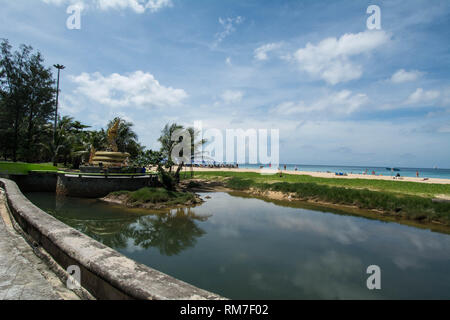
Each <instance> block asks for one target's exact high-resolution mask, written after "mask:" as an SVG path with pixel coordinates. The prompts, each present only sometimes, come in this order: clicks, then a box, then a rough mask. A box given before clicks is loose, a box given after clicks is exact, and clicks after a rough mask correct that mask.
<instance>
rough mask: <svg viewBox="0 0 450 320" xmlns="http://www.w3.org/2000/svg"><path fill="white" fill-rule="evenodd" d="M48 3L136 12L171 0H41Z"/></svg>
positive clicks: (166, 3) (156, 8)
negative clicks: (75, 4)
mask: <svg viewBox="0 0 450 320" xmlns="http://www.w3.org/2000/svg"><path fill="white" fill-rule="evenodd" d="M42 1H44V2H45V3H48V4H55V5H61V4H74V3H77V4H79V5H82V6H83V7H93V8H97V9H100V10H109V9H117V10H123V9H128V8H129V9H132V10H133V11H135V12H136V13H144V12H145V11H147V10H148V11H150V12H157V11H159V10H161V9H163V8H165V7H171V6H172V5H173V4H172V0H42Z"/></svg>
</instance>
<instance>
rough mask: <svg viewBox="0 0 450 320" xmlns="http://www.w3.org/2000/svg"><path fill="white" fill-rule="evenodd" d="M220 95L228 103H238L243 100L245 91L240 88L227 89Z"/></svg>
mask: <svg viewBox="0 0 450 320" xmlns="http://www.w3.org/2000/svg"><path fill="white" fill-rule="evenodd" d="M220 97H221V98H222V100H223V101H224V102H225V103H226V104H230V103H238V102H241V101H242V98H243V97H244V92H242V91H238V90H226V91H225V92H224V93H222V95H221V96H220Z"/></svg>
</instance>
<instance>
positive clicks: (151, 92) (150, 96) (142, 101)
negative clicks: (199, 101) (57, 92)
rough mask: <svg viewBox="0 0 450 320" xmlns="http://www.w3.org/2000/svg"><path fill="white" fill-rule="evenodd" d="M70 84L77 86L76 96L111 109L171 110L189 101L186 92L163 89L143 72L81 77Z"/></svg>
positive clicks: (75, 78) (74, 78)
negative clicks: (170, 107)
mask: <svg viewBox="0 0 450 320" xmlns="http://www.w3.org/2000/svg"><path fill="white" fill-rule="evenodd" d="M71 80H72V81H73V82H74V83H76V84H77V85H78V87H77V88H76V89H75V93H77V94H81V95H84V96H86V97H87V98H89V99H90V100H92V101H94V102H97V103H100V104H103V105H106V106H110V107H169V106H176V105H179V104H180V103H181V102H182V100H183V99H185V98H186V97H187V94H186V92H185V91H184V90H182V89H173V88H171V87H164V86H162V85H161V84H160V83H159V82H158V81H157V80H156V79H155V78H154V77H153V75H151V74H150V73H144V72H142V71H136V72H134V73H131V74H129V75H120V74H117V73H113V74H111V75H110V76H103V75H102V74H100V73H98V72H96V73H93V74H88V73H82V74H80V75H79V76H76V77H73V76H72V77H71Z"/></svg>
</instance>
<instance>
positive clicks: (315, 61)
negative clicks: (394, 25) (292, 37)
mask: <svg viewBox="0 0 450 320" xmlns="http://www.w3.org/2000/svg"><path fill="white" fill-rule="evenodd" d="M389 39H390V37H389V36H388V34H387V33H386V32H384V31H365V32H360V33H357V34H353V33H347V34H344V35H343V36H341V37H340V38H339V39H337V38H326V39H324V40H322V41H320V42H319V43H318V44H317V45H314V44H311V43H308V44H307V45H306V47H304V48H302V49H299V50H297V51H296V52H295V54H294V59H295V60H296V61H297V62H298V65H299V67H300V69H301V70H303V71H306V72H307V73H309V74H310V75H312V76H314V77H317V78H320V79H323V80H325V81H326V82H328V83H330V84H332V85H335V84H337V83H340V82H347V81H350V80H354V79H358V78H360V77H361V75H362V73H363V70H362V67H361V66H360V65H356V64H354V63H352V62H351V61H350V59H349V58H350V57H352V56H356V55H359V54H363V53H368V52H370V51H372V50H374V49H376V48H378V47H380V46H381V45H383V44H385V43H386V42H388V41H389Z"/></svg>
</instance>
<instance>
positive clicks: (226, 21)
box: [213, 16, 244, 46]
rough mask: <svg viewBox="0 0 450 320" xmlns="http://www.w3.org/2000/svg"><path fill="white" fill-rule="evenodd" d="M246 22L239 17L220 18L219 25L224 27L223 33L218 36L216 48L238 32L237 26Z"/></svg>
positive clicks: (215, 43)
mask: <svg viewBox="0 0 450 320" xmlns="http://www.w3.org/2000/svg"><path fill="white" fill-rule="evenodd" d="M243 22H244V18H243V17H241V16H237V17H236V18H219V23H220V24H221V25H222V27H223V31H222V32H219V33H217V34H216V36H215V38H216V41H215V42H214V44H213V45H214V46H217V45H219V44H220V43H221V42H222V41H223V40H224V39H225V38H226V37H228V36H229V35H230V34H232V33H233V32H234V31H236V28H235V26H236V25H239V24H241V23H243Z"/></svg>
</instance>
